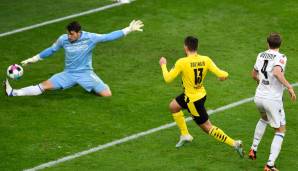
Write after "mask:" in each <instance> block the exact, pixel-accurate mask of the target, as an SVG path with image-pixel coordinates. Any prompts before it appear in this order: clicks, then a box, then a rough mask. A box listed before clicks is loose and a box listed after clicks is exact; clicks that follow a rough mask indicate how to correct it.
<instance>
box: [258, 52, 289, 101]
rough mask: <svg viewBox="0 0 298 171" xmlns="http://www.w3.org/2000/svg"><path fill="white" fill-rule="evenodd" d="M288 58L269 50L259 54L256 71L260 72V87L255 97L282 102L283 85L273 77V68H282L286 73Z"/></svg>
mask: <svg viewBox="0 0 298 171" xmlns="http://www.w3.org/2000/svg"><path fill="white" fill-rule="evenodd" d="M286 62H287V57H286V56H285V55H283V54H281V53H279V52H277V51H274V50H270V49H269V50H267V51H265V52H261V53H259V54H258V57H257V61H256V63H255V65H254V69H255V70H256V71H258V73H259V74H258V77H259V80H260V82H259V85H258V87H257V90H256V94H255V97H259V98H265V99H270V100H282V96H283V85H282V83H281V82H280V81H279V80H278V79H277V78H276V77H275V76H274V75H273V68H274V67H275V66H280V67H281V68H282V70H283V72H284V71H285V67H286Z"/></svg>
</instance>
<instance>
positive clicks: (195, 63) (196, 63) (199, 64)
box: [190, 61, 205, 68]
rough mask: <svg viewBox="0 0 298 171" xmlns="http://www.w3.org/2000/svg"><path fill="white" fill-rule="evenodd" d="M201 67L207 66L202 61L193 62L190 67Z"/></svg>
mask: <svg viewBox="0 0 298 171" xmlns="http://www.w3.org/2000/svg"><path fill="white" fill-rule="evenodd" d="M199 66H205V62H204V61H201V62H191V63H190V67H192V68H196V67H199Z"/></svg>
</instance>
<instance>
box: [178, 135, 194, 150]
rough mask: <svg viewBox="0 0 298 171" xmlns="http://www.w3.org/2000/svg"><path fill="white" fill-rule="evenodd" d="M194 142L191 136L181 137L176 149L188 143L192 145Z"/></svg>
mask: <svg viewBox="0 0 298 171" xmlns="http://www.w3.org/2000/svg"><path fill="white" fill-rule="evenodd" d="M192 140H193V137H192V136H191V135H190V134H187V135H181V136H180V140H179V142H178V143H177V144H176V148H179V147H182V146H183V145H184V144H186V143H190V142H191V141H192Z"/></svg>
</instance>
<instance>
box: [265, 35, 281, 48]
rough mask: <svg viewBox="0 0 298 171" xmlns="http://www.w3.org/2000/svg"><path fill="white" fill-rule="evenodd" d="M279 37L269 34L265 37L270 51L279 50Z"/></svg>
mask: <svg viewBox="0 0 298 171" xmlns="http://www.w3.org/2000/svg"><path fill="white" fill-rule="evenodd" d="M281 41H282V40H281V36H280V35H279V34H278V33H270V34H269V36H268V37H267V43H268V45H269V48H270V49H276V48H279V47H280V45H281Z"/></svg>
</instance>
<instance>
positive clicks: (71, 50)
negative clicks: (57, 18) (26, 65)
mask: <svg viewBox="0 0 298 171" xmlns="http://www.w3.org/2000/svg"><path fill="white" fill-rule="evenodd" d="M123 36H124V33H123V31H122V30H118V31H114V32H112V33H109V34H96V33H89V32H85V31H82V32H81V36H80V38H79V39H78V40H76V41H75V42H70V41H69V40H68V36H67V34H63V35H61V36H60V37H59V38H58V40H57V41H56V42H55V43H54V44H53V45H52V46H51V47H49V48H47V49H45V50H44V51H42V52H41V53H40V54H39V55H40V57H41V58H42V59H44V58H46V57H48V56H51V55H52V54H53V53H55V52H56V51H58V50H59V49H61V48H64V53H65V68H64V70H65V71H67V72H83V71H87V70H93V67H92V49H93V48H94V47H95V45H96V44H97V43H100V42H106V41H112V40H115V39H118V38H120V37H123Z"/></svg>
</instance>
